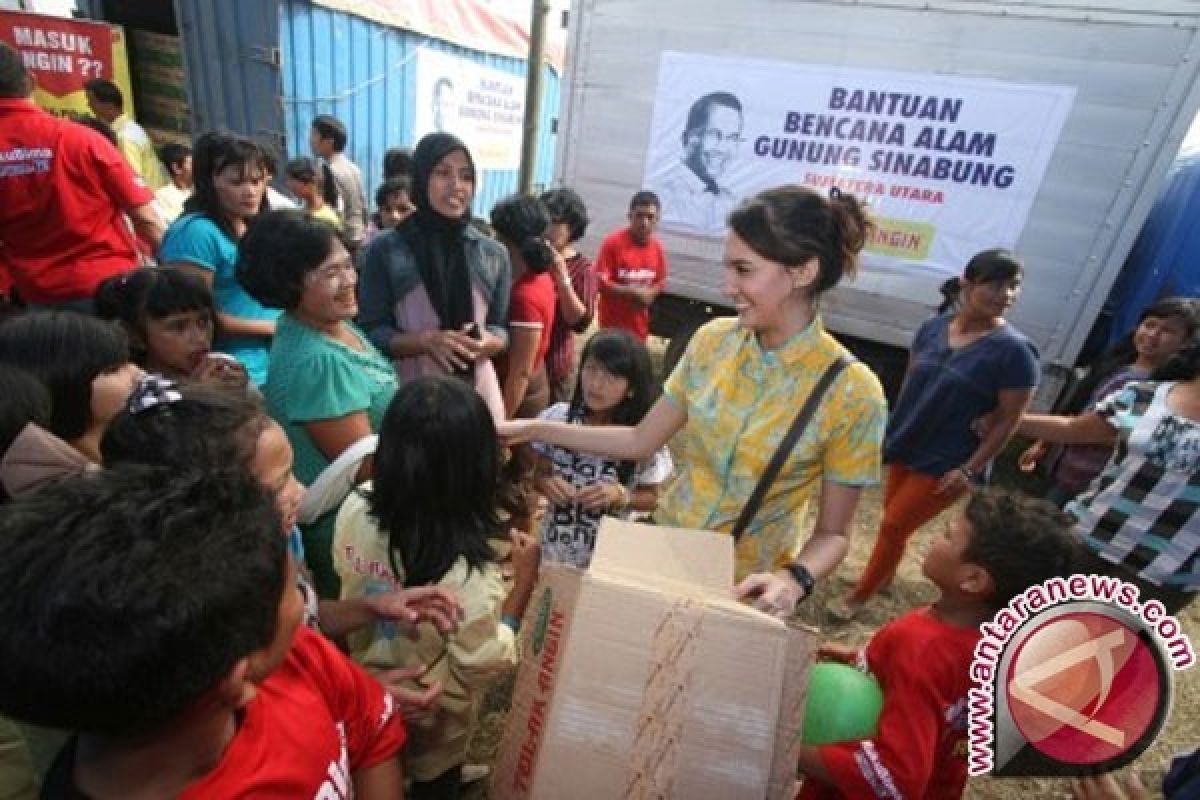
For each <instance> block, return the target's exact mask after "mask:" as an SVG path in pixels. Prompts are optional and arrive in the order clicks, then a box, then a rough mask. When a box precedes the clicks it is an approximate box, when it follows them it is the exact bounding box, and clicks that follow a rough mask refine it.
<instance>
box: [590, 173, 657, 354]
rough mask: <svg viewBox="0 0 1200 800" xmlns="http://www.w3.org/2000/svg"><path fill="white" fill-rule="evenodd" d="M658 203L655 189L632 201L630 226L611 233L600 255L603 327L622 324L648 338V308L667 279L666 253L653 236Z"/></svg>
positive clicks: (601, 324) (599, 277) (635, 333)
mask: <svg viewBox="0 0 1200 800" xmlns="http://www.w3.org/2000/svg"><path fill="white" fill-rule="evenodd" d="M659 208H660V204H659V202H658V195H656V194H654V192H646V191H642V192H638V193H637V194H635V195H634V196H633V199H632V200H631V201H630V202H629V227H627V228H622V229H621V230H619V231H616V232H614V233H610V234H609V235H608V236H607V237H606V238H605V239H604V242H603V243H602V244H601V245H600V255H599V256H597V257H596V277H597V278H598V279H599V281H600V308H599V313H600V327H601V328H624V329H625V330H627V331H629V332H630V333H632V334H633V335H634V336H636V337H638V338H639V339H641V340H642V341H643V342H644V341H646V337H647V336H648V335H649V334H650V306H652V305H654V300H655V298H657V297H658V293H659V292H661V291H662V290H663V286H664V285H666V282H667V256H666V254H665V253H664V252H663V248H662V243H660V242H659V241H658V238H657V237H655V235H654V229H655V228H656V227H657V226H658V217H659Z"/></svg>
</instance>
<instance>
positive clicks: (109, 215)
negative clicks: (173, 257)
mask: <svg viewBox="0 0 1200 800" xmlns="http://www.w3.org/2000/svg"><path fill="white" fill-rule="evenodd" d="M32 91H33V79H32V78H31V77H30V75H29V73H28V72H27V71H26V69H25V66H24V65H23V64H22V63H21V56H20V54H19V53H18V52H17V51H16V50H15V49H13V48H12V47H10V46H9V45H7V44H5V43H3V42H0V262H3V263H5V264H6V265H7V266H8V268H9V271H10V274H11V277H12V281H13V284H14V286H15V288H16V291H17V293H18V294H19V295H20V296H21V299H23V300H24V301H25V302H27V303H30V304H33V305H39V306H59V307H67V308H76V309H80V310H90V307H91V298H92V295H93V294H94V293H95V291H96V287H97V286H98V285H99V284H100V282H101V281H103V280H104V279H105V278H108V277H110V276H112V275H116V274H119V273H122V272H126V271H128V270H131V269H133V268H135V267H136V266H138V253H137V248H136V246H135V243H134V235H133V231H131V230H130V226H129V222H132V224H133V228H134V230H136V231H137V233H138V234H139V235H141V236H142V237H143V238H144V239H146V240H147V241H148V242H150V243H152V244H153V245H154V246H155V247H157V246H158V243H159V241H160V240H161V239H162V233H163V230H162V223H161V221H160V220H159V218H158V214H157V213H156V212H155V210H154V193H153V192H151V191H150V190H149V189H148V188H146V184H144V183H143V182H142V180H141V178H139V177H137V175H136V174H135V173H134V172H133V170H132V169H131V168H130V166H129V163H128V162H127V161H126V160H125V157H124V156H122V155H121V153H120V151H119V150H117V148H115V147H113V145H112V144H111V143H110V142H108V141H106V140H105V139H104V137H103V136H101V135H100V134H98V133H96V132H95V131H93V130H91V129H89V128H86V127H84V126H83V125H79V124H76V123H74V122H71V121H69V120H66V119H62V118H60V117H55V116H52V115H51V114H48V113H46V112H45V111H43V110H41V109H40V108H38V107H37V106H36V105H34V104H33V101H32V100H30V99H29V95H30V93H31V92H32ZM126 215H128V218H129V222H127V221H126Z"/></svg>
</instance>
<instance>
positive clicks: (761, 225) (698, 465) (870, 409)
mask: <svg viewBox="0 0 1200 800" xmlns="http://www.w3.org/2000/svg"><path fill="white" fill-rule="evenodd" d="M868 225H869V223H868V222H867V219H866V215H865V213H864V211H863V209H862V207H861V206H860V205H859V203H858V202H857V201H856V200H855V199H854V198H853V197H852V196H849V195H845V194H839V193H837V192H834V193H833V195H832V196H831V197H829V198H825V197H823V196H821V195H819V194H817V193H815V192H812V191H810V190H808V189H805V188H801V187H794V186H786V187H780V188H777V189H771V190H768V191H765V192H762V193H761V194H759V195H757V196H756V197H753V198H751V199H750V200H747V201H746V202H744V203H743V204H742V205H741V206H740V207H739V208H738V209H737V210H735V211H734V212H733V213H732V214H731V215H730V217H729V227H730V232H729V235H728V237H727V239H726V242H725V258H724V269H725V283H724V291H725V294H726V295H727V296H728V297H729V298H730V299H731V300H732V301H733V305H734V307H735V308H736V310H737V317H736V318H723V319H717V320H713V321H712V322H709V323H708V324H707V325H705V326H704V327H702V328H701V329H700V330H699V331H697V332H696V335H695V337H694V338H693V339H692V341H691V343H690V345H689V346H688V349H687V352H686V353H685V354H684V356H683V359H682V360H681V361H680V362H679V365H678V366H677V367H676V368H675V371H674V372H673V373H672V374H671V376H670V378H668V380H667V382H666V385H665V387H664V396H663V397H662V398H661V399H660V400H659V401H658V402H657V403H656V404H655V405H654V407H653V408H652V409H651V410H650V412H649V413H648V414H647V415H646V416H645V418H644V419H643V420H642V422H641V424H639V425H638V426H637V427H590V426H581V425H566V424H562V423H551V422H544V421H539V420H522V421H514V422H511V423H506V424H505V425H504V426H502V428H501V432H502V433H503V434H505V435H506V436H507V437H508V439H509V440H510V441H527V440H540V441H544V442H549V443H551V444H556V445H559V446H561V447H565V448H569V449H572V450H580V451H584V452H592V453H597V454H601V455H607V456H610V457H614V458H621V459H631V460H640V459H645V458H649V457H650V456H651V454H653V453H654V452H655V451H656V450H657V449H658V448H659V447H661V446H662V445H663V444H665V443H666V442H667V441H668V440H670V439H672V437H674V441H673V442H672V444H673V447H674V450H675V452H676V454H677V456H678V458H677V462H678V463H679V465H680V475H679V476H678V478H677V479H676V480H675V481H674V483H673V484H672V485H671V487H670V488H669V489H668V490H667V493H666V494H665V496H664V497H663V499H662V502H661V503H660V504H659V512H658V513H657V515H656V516H657V520H658V522H659V523H661V524H663V525H669V526H672V527H682V528H703V529H708V530H713V531H719V532H726V533H728V532H730V531H731V529H732V528H733V525H734V522H735V521H736V520H737V517H738V514H739V513H740V512H741V510H742V508H743V507H744V506H745V505H746V502H747V500H748V499H749V497H750V494H751V492H752V491H753V490H754V486H755V484H756V483H757V481H758V479H759V476H760V475H762V473H763V470H764V469H765V468H766V465H767V462H768V461H770V459H771V456H772V455H773V454H774V453H775V450H776V448H777V446H778V444H779V441H780V440H781V439H782V438H783V436H784V434H785V433H786V432H787V430H788V428H789V427H790V425H791V423H792V420H793V418H794V417H795V415H796V412H797V411H798V409H799V408H800V406H801V405H802V404H803V402H804V400H805V398H807V396H808V394H809V392H810V391H811V390H812V389H813V387H814V385H815V384H816V382H817V381H818V380H819V378H820V376H821V375H822V373H824V371H825V369H826V368H827V367H828V366H829V365H830V364H832V363H833V362H834V360H836V359H838V358H839V357H842V356H848V353H847V352H846V350H845V349H844V348H843V347H842V346H841V345H840V344H838V342H837V341H836V340H835V339H834V338H833V337H832V336H830V335H829V334H828V333H826V332H825V330H824V328H823V327H822V325H821V321H820V318H819V316H818V314H817V300H818V298H819V296H820V295H821V293H822V292H824V291H826V290H827V289H830V288H832V287H833V286H835V285H837V283H838V281H839V280H841V278H842V276H843V275H844V274H847V273H849V274H853V272H854V270H855V267H856V262H857V256H858V252H859V251H860V250H861V249H862V246H863V244H864V241H865V238H866V232H867V227H868ZM885 415H886V406H885V403H884V399H883V391H882V390H881V389H880V386H879V382H878V380H877V379H876V378H875V375H874V374H873V373H872V372H871V371H870V370H869V369H868V368H867V367H866V366H864V365H862V364H859V363H853V364H851V366H849V367H848V368H847V369H845V370H844V371H843V372H842V373H841V374H840V375H839V376H838V377H837V378H836V380H835V381H834V382H833V384H832V385H831V387H830V388H829V390H828V392H827V394H826V395H825V397H824V399H823V400H822V402H821V404H820V405H819V407H818V408H817V410H816V413H815V415H814V416H813V418H812V421H811V422H810V424H809V425H808V427H807V429H806V431H805V433H804V435H803V436H802V437H801V439H800V440H799V442H798V444H797V445H796V447H795V449H794V450H793V451H792V453H791V456H790V457H789V458H788V459H787V461H786V462H785V464H784V467H783V469H782V470H781V471H780V473H779V476H778V478H777V479H776V480H775V482H774V484H773V485H772V487H771V489H770V491H769V492H768V493H767V495H766V497H765V499H764V501H763V504H762V506H761V508H760V509H759V510H758V513H757V514H756V515H755V517H754V519H753V521H752V522H751V524H750V525H749V527H748V528H747V529H746V531H745V533H744V534H743V536H742V538H741V539H740V540H739V542H738V545H737V570H736V574H737V580H738V581H739V584H738V586H737V592H738V595H739V596H741V597H747V598H754V602H755V605H757V606H758V607H759V608H761V609H763V610H765V611H768V612H770V613H774V614H777V615H781V616H782V615H788V614H791V613H792V612H793V611H794V610H795V608H796V605H797V604H798V603H799V602H800V601H801V600H803V599H804V597H805V596H806V595H807V594H809V593H810V592H811V589H812V585H813V582H814V581H815V580H818V579H820V578H822V577H824V576H826V575H828V574H829V573H830V572H832V571H833V570H834V569H835V568H836V567H837V565H838V564H839V563H840V562H841V560H842V559H843V558H844V557H845V554H846V550H847V544H848V543H847V538H846V534H847V530H848V528H849V525H850V521H851V520H852V519H853V517H854V510H855V508H856V506H857V505H858V498H859V495H860V494H861V492H862V488H863V487H864V486H869V485H874V484H876V483H878V482H879V474H880V446H881V442H882V439H883V429H884V422H885ZM813 494H817V495H818V497H819V500H818V509H817V520H816V527H815V529H814V530H813V532H812V534H811V535H808V536H805V531H804V528H805V520H806V511H807V508H808V501H809V498H810V497H811V496H812V495H813Z"/></svg>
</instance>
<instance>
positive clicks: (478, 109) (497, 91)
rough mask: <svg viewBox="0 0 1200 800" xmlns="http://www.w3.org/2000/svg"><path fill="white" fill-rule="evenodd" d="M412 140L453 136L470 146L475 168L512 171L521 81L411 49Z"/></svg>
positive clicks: (516, 161)
mask: <svg viewBox="0 0 1200 800" xmlns="http://www.w3.org/2000/svg"><path fill="white" fill-rule="evenodd" d="M416 62H417V70H416V72H417V108H416V113H415V115H414V118H413V119H414V125H415V130H414V140H419V139H420V138H421V137H422V136H424V135H425V134H427V133H432V132H434V131H446V132H448V133H453V134H454V135H455V136H457V137H458V138H460V139H462V140H463V142H465V143H466V145H467V147H469V148H471V156H472V158H474V160H475V166H476V167H478V168H479V169H503V170H512V169H517V167H519V166H520V164H521V124H522V122H523V121H524V118H525V79H524V78H523V77H521V76H520V75H513V74H511V73H508V72H501V71H500V70H497V69H492V68H491V67H484V66H481V65H479V64H476V63H475V62H474V61H471V60H469V59H466V58H459V57H458V56H455V55H453V54H451V53H445V52H442V51H440V50H430V49H428V48H422V49H420V50H418V51H417V58H416Z"/></svg>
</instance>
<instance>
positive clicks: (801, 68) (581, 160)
mask: <svg viewBox="0 0 1200 800" xmlns="http://www.w3.org/2000/svg"><path fill="white" fill-rule="evenodd" d="M569 28H570V30H569V45H568V56H567V58H568V61H567V69H566V73H565V79H564V80H563V82H562V87H563V88H562V111H561V114H562V120H561V122H560V124H559V133H560V135H559V140H558V158H557V164H558V167H557V179H558V182H559V183H561V184H562V185H566V186H571V187H574V188H575V189H577V190H578V191H579V192H580V193H581V194H582V195H583V197H584V199H585V200H586V201H587V203H588V207H589V209H590V211H591V213H592V218H593V223H592V226H591V229H590V231H589V234H588V238H587V240H585V242H584V243H583V244H584V247H585V248H588V249H591V251H592V252H593V253H594V252H595V248H596V247H597V246H598V244H599V241H600V239H601V238H602V236H603V235H604V234H605V233H607V232H609V231H611V230H613V229H615V228H617V227H618V226H620V225H622V224H624V221H625V219H624V214H625V210H626V208H627V205H628V202H629V198H630V197H631V195H632V193H633V192H634V191H635V190H637V189H639V188H643V187H644V186H649V187H650V188H657V187H658V186H659V185H662V186H665V187H666V188H667V190H668V192H669V193H670V199H666V198H664V209H663V216H664V220H663V225H662V228H661V229H660V234H661V237H662V239H663V241H664V244H665V245H666V247H667V252H668V257H669V260H670V270H671V272H670V278H669V281H668V284H667V291H666V292H665V293H664V294H663V295H662V296H661V297H660V300H659V302H658V303H657V304H656V308H655V314H654V319H655V332H657V333H660V334H661V335H668V336H670V335H674V344H675V346H674V347H673V348H672V349H673V350H674V352H673V353H670V354H669V357H670V356H674V355H676V354H678V353H679V352H681V350H680V348H679V345H680V344H681V343H682V342H684V341H686V339H687V337H688V336H689V335H690V332H691V331H692V330H694V328H695V326H696V325H697V324H699V323H700V322H702V321H703V320H704V319H707V318H708V317H709V316H711V315H713V314H723V313H731V312H730V311H729V309H728V307H727V306H728V301H727V300H726V299H725V298H724V297H723V296H722V294H721V241H722V235H723V234H722V231H721V230H720V227H721V220H722V219H723V216H724V213H725V212H726V211H727V210H728V208H729V206H730V205H731V204H732V203H734V202H736V201H737V200H738V199H740V198H741V197H744V196H747V195H749V194H752V193H753V192H755V191H757V190H759V189H761V188H765V187H766V186H769V185H776V184H778V183H805V184H808V185H810V186H813V187H814V188H817V189H818V190H821V191H827V190H828V189H829V187H835V186H836V187H838V188H840V189H842V190H843V191H852V192H854V193H855V194H857V195H859V196H861V197H863V198H864V199H866V200H868V202H869V204H870V205H871V206H872V207H873V210H874V211H875V214H876V216H877V218H878V219H879V220H880V230H879V233H878V234H877V235H876V237H875V238H874V239H873V240H872V242H871V244H870V246H869V247H868V250H867V251H866V252H865V253H864V257H863V270H862V274H861V275H860V276H859V278H858V279H857V280H856V281H853V282H850V283H847V284H844V285H843V286H842V287H841V288H838V289H837V290H835V291H833V292H831V293H830V294H829V295H828V296H827V297H826V298H825V299H824V300H823V301H822V313H823V316H824V319H825V321H826V324H827V325H828V326H829V327H830V328H831V329H832V330H833V331H835V332H837V333H839V334H843V335H846V336H849V337H851V339H852V342H851V345H852V347H854V346H855V344H857V347H856V349H858V350H859V351H860V352H859V354H860V356H861V357H864V359H865V360H867V361H868V363H872V364H873V366H875V367H876V368H877V369H878V370H879V371H880V372H881V375H882V376H883V377H884V379H885V383H887V382H891V383H894V380H892V381H889V377H891V378H893V379H894V373H895V372H896V369H895V368H896V366H897V365H900V364H902V363H903V349H904V348H907V346H908V344H909V342H910V340H911V337H912V335H913V332H914V331H915V329H916V327H917V326H918V325H919V324H920V323H921V322H922V321H923V320H924V319H926V318H928V316H929V315H930V314H931V313H932V312H933V309H934V308H935V307H936V306H937V304H938V302H939V300H940V297H939V295H938V291H937V289H938V286H939V285H940V283H941V282H942V281H943V280H944V279H945V278H946V277H949V276H950V275H953V274H957V273H958V272H959V271H960V270H961V268H962V266H963V265H964V264H965V262H966V259H967V258H968V257H969V256H970V255H971V254H972V253H973V252H975V251H976V250H978V249H984V248H985V247H987V246H1006V247H1011V248H1012V249H1014V250H1015V251H1016V252H1017V253H1018V254H1019V255H1021V256H1022V257H1023V259H1024V260H1025V263H1026V266H1027V269H1026V276H1025V281H1024V289H1023V292H1022V295H1021V297H1020V299H1019V301H1018V303H1017V305H1016V306H1015V308H1014V310H1013V312H1012V315H1011V319H1012V321H1013V322H1014V324H1015V325H1017V326H1018V327H1019V328H1020V329H1021V330H1022V331H1024V332H1025V333H1026V334H1027V335H1029V336H1030V337H1031V338H1032V340H1033V341H1034V342H1035V343H1036V344H1037V345H1038V347H1039V348H1040V351H1041V356H1042V359H1043V363H1044V365H1045V367H1046V372H1047V377H1048V379H1047V381H1046V382H1045V386H1044V393H1043V394H1042V396H1041V398H1040V399H1041V400H1042V402H1045V400H1046V399H1047V398H1049V397H1052V396H1053V394H1055V393H1056V392H1057V390H1058V389H1059V388H1061V385H1062V380H1063V378H1064V377H1065V376H1066V375H1067V374H1068V373H1067V371H1068V370H1069V369H1070V368H1071V367H1072V366H1074V364H1075V361H1076V359H1077V357H1078V355H1079V353H1080V349H1081V348H1082V346H1083V344H1084V340H1085V339H1086V337H1087V335H1088V333H1089V331H1090V329H1091V327H1092V324H1093V322H1094V321H1095V319H1096V316H1097V314H1098V313H1099V311H1100V309H1101V306H1102V305H1103V303H1104V302H1105V299H1106V297H1107V295H1108V292H1109V289H1110V288H1111V286H1112V284H1113V282H1114V281H1115V280H1116V278H1117V275H1118V274H1119V272H1120V270H1121V268H1122V265H1123V263H1124V261H1125V257H1126V255H1127V254H1128V252H1129V250H1130V248H1131V247H1132V245H1133V242H1134V239H1135V237H1136V235H1137V233H1138V231H1139V229H1140V227H1141V225H1142V222H1143V221H1144V219H1145V217H1146V215H1147V214H1148V212H1149V210H1150V207H1151V204H1152V203H1153V201H1154V199H1155V196H1156V193H1157V191H1158V189H1159V187H1160V185H1161V183H1162V180H1163V178H1164V176H1165V174H1166V172H1167V169H1168V167H1169V166H1170V164H1171V162H1172V160H1173V159H1174V157H1175V155H1176V153H1177V151H1178V148H1179V144H1180V142H1181V140H1182V139H1183V137H1184V135H1185V133H1186V132H1187V130H1188V128H1189V125H1190V124H1191V122H1192V120H1193V117H1194V116H1195V113H1196V110H1197V106H1198V105H1200V81H1198V80H1197V76H1198V75H1197V73H1198V71H1200V3H1197V2H1191V1H1189V0H1141V2H1133V0H1037V1H1031V2H980V1H979V0H864V1H863V2H856V1H854V0H824V1H823V2H822V1H820V0H818V1H817V2H808V1H803V0H654V1H653V2H648V1H647V0H640V1H639V0H575V2H574V3H573V5H572V9H571V12H570V15H569ZM715 94H721V95H732V96H734V98H735V99H734V101H733V102H732V103H731V102H730V101H729V99H728V97H723V98H721V99H719V100H713V99H712V96H713V95H715ZM706 99H707V102H708V103H709V108H708V109H706V110H707V111H708V113H707V114H706V115H700V116H699V117H698V118H697V115H696V113H695V110H696V108H697V107H698V105H703V102H705V100H706ZM713 103H717V104H720V103H724V104H725V108H724V111H725V112H728V111H729V108H730V107H734V108H735V109H736V111H737V112H738V115H737V118H736V119H737V120H738V123H737V124H735V123H734V122H727V123H726V124H725V125H724V129H723V130H722V129H721V125H719V124H718V123H717V121H716V120H717V117H716V115H715V114H714V113H713V112H712V111H711V109H712V107H713ZM727 118H728V119H730V120H733V119H735V118H734V117H729V116H728V115H727ZM697 119H698V120H699V122H698V125H699V128H698V129H696V130H690V129H691V128H694V127H696V124H694V123H697ZM705 123H711V125H710V127H707V128H706V127H703V125H704V124H705ZM897 128H899V129H900V130H897ZM706 150H707V151H709V152H708V155H709V156H715V159H714V157H710V158H708V161H707V163H708V168H709V171H710V173H711V172H718V171H720V170H721V169H722V167H724V169H723V172H724V174H721V175H716V176H714V175H712V174H709V175H705V174H704V163H705V158H704V157H703V156H702V154H701V151H706ZM722 161H724V162H725V163H722ZM687 167H692V168H693V171H694V176H695V177H688V175H687V172H686V171H684V170H685V168H687ZM680 172H682V174H683V177H682V178H680V177H679V174H678V173H680ZM672 173H676V174H675V179H676V180H675V182H674V183H672V180H673V179H672V177H671V174H672ZM688 181H692V182H693V183H694V184H695V186H694V187H693V188H694V189H695V190H696V193H695V194H693V195H690V198H691V200H693V201H695V202H697V203H701V204H703V203H708V204H709V205H708V206H706V208H707V209H708V210H707V211H704V212H702V211H698V210H696V208H698V206H696V207H693V206H689V205H687V202H686V201H683V200H679V199H678V198H679V197H680V195H679V192H680V191H683V190H686V188H687V182H688ZM722 181H723V182H724V183H725V184H726V185H718V184H720V183H721V182H722ZM706 189H707V193H706V191H705V190H706ZM671 204H674V206H675V209H674V210H675V211H676V212H679V211H680V209H684V208H685V207H686V208H687V213H688V214H691V215H692V216H691V217H690V218H684V219H680V218H678V215H676V218H674V219H673V218H672V208H669V207H668V206H669V205H671ZM680 213H681V212H680ZM705 214H707V215H708V216H707V217H705V216H704V215H705ZM714 219H715V220H716V222H715V223H714V222H713V220H714ZM874 345H883V347H878V346H874Z"/></svg>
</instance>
